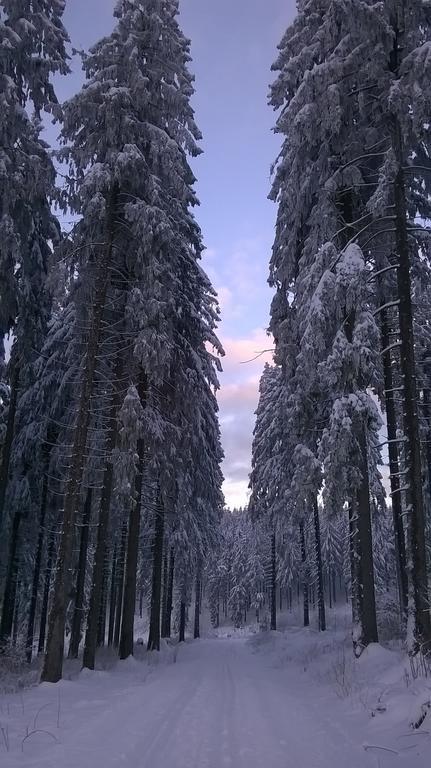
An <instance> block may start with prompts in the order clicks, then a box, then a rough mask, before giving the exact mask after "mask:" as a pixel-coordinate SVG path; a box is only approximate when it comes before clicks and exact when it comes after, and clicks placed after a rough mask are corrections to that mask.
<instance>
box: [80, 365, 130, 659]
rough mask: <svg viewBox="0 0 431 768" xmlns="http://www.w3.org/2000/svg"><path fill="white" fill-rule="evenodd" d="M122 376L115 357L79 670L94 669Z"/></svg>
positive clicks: (120, 367) (120, 366)
mask: <svg viewBox="0 0 431 768" xmlns="http://www.w3.org/2000/svg"><path fill="white" fill-rule="evenodd" d="M121 372H122V361H121V358H120V355H118V357H117V360H116V363H115V366H114V391H113V393H112V397H111V407H110V421H109V423H110V426H109V433H108V437H107V441H106V454H107V462H106V466H105V471H104V473H103V486H102V495H101V498H100V506H99V518H98V525H97V540H96V552H95V554H94V565H93V574H92V585H91V594H90V605H89V609H88V616H87V631H86V633H85V645H84V658H83V667H86V668H87V669H94V665H95V663H96V649H97V640H98V635H99V620H100V608H101V604H102V596H103V595H102V592H103V583H104V577H105V562H106V547H107V540H108V530H109V513H110V508H111V496H112V483H113V477H114V466H113V463H112V452H113V450H114V448H115V445H116V441H117V416H118V410H119V407H120V401H121V394H120V386H119V381H120V377H121Z"/></svg>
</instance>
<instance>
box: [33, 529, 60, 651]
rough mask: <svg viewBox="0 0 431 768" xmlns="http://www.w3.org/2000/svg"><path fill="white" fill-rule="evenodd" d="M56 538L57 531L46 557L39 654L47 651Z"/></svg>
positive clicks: (52, 534) (52, 533)
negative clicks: (46, 643)
mask: <svg viewBox="0 0 431 768" xmlns="http://www.w3.org/2000/svg"><path fill="white" fill-rule="evenodd" d="M55 537H56V530H55V529H54V530H53V531H51V536H50V538H49V543H48V552H47V557H46V569H45V582H44V587H43V597H42V607H41V611H40V623H39V642H38V648H37V652H38V654H41V653H43V652H44V650H45V635H46V622H47V619H48V601H49V589H50V586H51V576H52V567H53V565H54V556H55Z"/></svg>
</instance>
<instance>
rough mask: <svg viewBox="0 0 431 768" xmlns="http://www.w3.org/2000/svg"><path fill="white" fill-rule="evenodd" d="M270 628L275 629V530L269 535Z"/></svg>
mask: <svg viewBox="0 0 431 768" xmlns="http://www.w3.org/2000/svg"><path fill="white" fill-rule="evenodd" d="M271 629H273V630H276V629H277V553H276V541H275V531H274V532H273V534H272V536H271Z"/></svg>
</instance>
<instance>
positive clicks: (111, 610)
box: [108, 544, 117, 648]
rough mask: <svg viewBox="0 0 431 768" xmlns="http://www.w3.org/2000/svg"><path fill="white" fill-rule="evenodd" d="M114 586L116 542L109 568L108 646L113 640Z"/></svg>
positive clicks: (115, 576)
mask: <svg viewBox="0 0 431 768" xmlns="http://www.w3.org/2000/svg"><path fill="white" fill-rule="evenodd" d="M116 588H117V544H115V546H114V553H113V555H112V569H111V593H110V598H109V625H108V648H110V647H111V645H112V644H113V642H114V627H115V603H116V595H117V592H116Z"/></svg>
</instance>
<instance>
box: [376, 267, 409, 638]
mask: <svg viewBox="0 0 431 768" xmlns="http://www.w3.org/2000/svg"><path fill="white" fill-rule="evenodd" d="M379 282H380V284H381V281H379ZM379 301H380V303H381V305H382V306H383V305H384V303H385V301H386V296H385V294H384V292H383V290H380V296H379ZM380 322H381V336H382V348H383V349H384V350H385V349H386V350H388V351H387V352H385V353H384V355H383V379H384V386H385V405H386V422H387V429H388V441H389V444H388V453H389V479H390V484H391V503H392V520H393V527H394V538H395V560H396V567H397V582H398V597H399V604H400V613H401V620H402V623H403V624H404V623H405V621H406V619H407V605H408V583H407V562H406V542H405V536H404V524H403V517H402V504H401V492H400V488H401V484H400V463H399V459H398V443H397V438H398V433H397V414H396V407H395V397H394V395H395V393H394V378H393V375H392V361H391V352H390V350H389V349H388V347H389V346H390V334H389V331H390V328H389V322H388V316H387V310H382V311H381V313H380Z"/></svg>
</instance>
